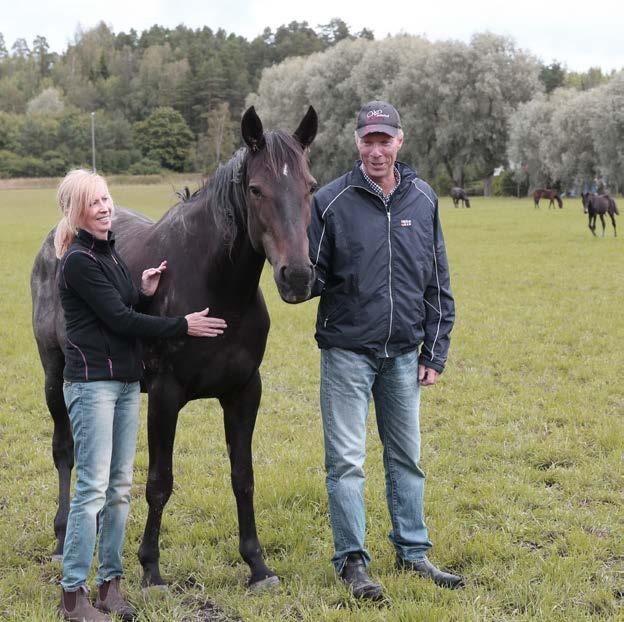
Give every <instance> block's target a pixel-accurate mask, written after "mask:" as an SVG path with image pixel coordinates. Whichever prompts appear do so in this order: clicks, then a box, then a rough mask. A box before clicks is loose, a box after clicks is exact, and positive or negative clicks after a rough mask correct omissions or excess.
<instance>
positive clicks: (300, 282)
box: [31, 107, 318, 587]
mask: <svg viewBox="0 0 624 622" xmlns="http://www.w3.org/2000/svg"><path fill="white" fill-rule="evenodd" d="M317 125H318V119H317V116H316V112H314V110H313V109H312V108H310V109H309V110H308V112H307V114H306V115H305V117H304V119H303V120H302V122H301V124H300V125H299V128H298V129H297V130H296V131H295V133H294V134H293V135H292V136H291V135H289V134H287V133H285V132H281V131H276V132H268V133H266V134H265V133H264V131H263V129H262V123H261V121H260V119H259V117H258V115H257V114H256V112H255V110H254V109H253V107H252V108H250V109H249V110H247V112H246V113H245V115H244V116H243V119H242V123H241V130H242V135H243V139H244V140H245V143H246V144H247V149H241V150H240V151H238V152H237V153H236V155H235V156H234V157H233V158H232V159H231V160H230V161H229V162H228V163H227V164H225V165H224V166H222V167H221V168H220V169H219V170H218V171H217V172H216V174H215V175H214V177H213V178H212V179H211V180H210V181H209V182H208V183H207V185H206V186H205V187H204V188H203V189H202V190H201V191H199V192H198V193H196V194H195V195H193V196H192V197H188V198H187V199H186V200H184V201H183V202H181V203H179V204H178V205H176V206H175V207H173V208H171V209H170V210H169V211H168V212H167V213H166V214H165V215H164V216H163V217H162V218H161V219H160V220H159V221H158V222H156V223H154V222H153V221H151V220H150V219H148V218H147V217H145V216H142V215H140V214H137V213H135V212H131V211H127V210H118V211H117V215H116V218H115V220H114V221H113V230H114V231H115V234H116V239H117V248H118V249H119V250H120V253H121V255H122V256H123V257H124V259H125V261H126V262H127V264H128V266H129V268H130V271H131V273H132V274H133V277H134V278H135V279H136V280H137V282H138V281H139V280H140V275H141V271H142V270H143V269H144V268H145V267H147V266H156V265H158V264H159V263H160V261H161V260H162V259H165V258H166V259H168V260H169V267H168V270H167V273H166V274H165V275H164V276H163V279H162V280H161V284H160V287H159V288H158V291H157V292H156V295H155V296H154V299H153V301H152V303H151V305H150V307H149V313H151V314H153V315H167V316H176V315H184V314H186V313H188V312H189V311H191V310H193V309H203V308H205V307H210V311H211V313H212V314H214V315H215V316H216V317H222V318H225V319H226V320H227V323H228V329H227V331H225V333H224V334H223V335H221V336H220V337H217V338H214V339H194V338H192V337H183V338H179V339H164V340H146V341H145V343H144V355H145V356H144V365H145V378H144V383H143V386H142V388H143V390H144V391H147V393H148V394H149V401H148V441H149V473H148V478H147V490H146V497H147V502H148V504H149V513H148V518H147V524H146V526H145V532H144V534H143V540H142V542H141V546H140V549H139V559H140V560H141V564H142V565H143V584H144V585H146V586H147V585H161V584H163V583H164V582H163V579H162V577H161V574H160V567H159V557H160V552H159V534H160V525H161V519H162V513H163V510H164V507H165V504H166V503H167V501H168V500H169V497H170V496H171V492H172V489H173V470H172V453H173V445H174V439H175V432H176V423H177V420H178V412H179V411H180V409H181V408H182V407H183V406H184V405H185V404H186V403H187V402H188V401H190V400H195V399H198V398H205V397H215V398H217V399H218V400H219V401H220V403H221V406H222V408H223V416H224V423H225V439H226V443H227V447H228V454H229V458H230V466H231V474H232V488H233V490H234V495H235V497H236V505H237V510H238V522H239V536H240V539H239V550H240V554H241V555H242V557H243V559H244V560H245V561H246V562H247V564H248V565H249V567H250V569H251V576H250V578H249V585H250V586H252V587H260V586H263V585H267V584H272V583H277V582H278V579H277V577H276V575H275V573H274V572H272V571H271V570H269V568H268V567H267V566H266V565H265V562H264V558H263V553H262V550H261V547H260V542H259V541H258V537H257V534H256V521H255V516H254V506H253V489H254V484H253V469H252V455H251V441H252V435H253V431H254V425H255V421H256V414H257V412H258V405H259V403H260V394H261V383H260V373H259V366H260V363H261V361H262V357H263V355H264V349H265V345H266V340H267V334H268V331H269V315H268V313H267V309H266V306H265V303H264V299H263V297H262V292H261V291H260V288H259V286H258V284H259V280H260V274H261V272H262V268H263V265H264V262H265V259H268V260H269V262H270V263H271V265H272V266H273V277H274V279H275V283H276V285H277V289H278V291H279V293H280V296H281V297H282V298H283V300H285V301H286V302H289V303H295V302H301V301H303V300H306V299H307V298H308V297H309V295H310V289H311V285H312V281H313V269H312V265H311V263H310V260H309V257H308V237H307V227H308V224H309V222H310V201H311V193H312V192H313V190H314V185H315V181H314V179H313V178H312V176H311V175H310V171H309V168H308V162H307V157H306V148H307V147H308V146H309V145H310V143H311V142H312V141H313V140H314V137H315V135H316V131H317ZM53 235H54V231H52V232H51V233H50V234H49V235H48V237H47V239H46V241H45V242H44V244H43V247H42V248H41V250H40V252H39V254H38V255H37V258H36V260H35V264H34V267H33V272H32V277H31V288H32V298H33V327H34V331H35V337H36V340H37V345H38V347H39V354H40V356H41V362H42V363H43V367H44V371H45V395H46V401H47V404H48V408H49V410H50V413H51V415H52V418H53V419H54V437H53V441H52V452H53V457H54V464H55V466H56V468H57V470H58V474H59V507H58V512H57V514H56V517H55V520H54V528H55V533H56V537H57V544H56V550H55V554H56V555H61V554H62V551H63V541H64V538H65V528H66V524H67V514H68V509H69V490H70V476H71V470H72V467H73V459H74V458H73V440H72V435H71V430H70V424H69V419H68V417H67V412H66V409H65V404H64V401H63V393H62V384H63V365H64V355H63V351H64V348H65V331H64V323H63V313H62V310H61V307H60V303H59V297H58V292H57V284H56V274H57V270H58V265H59V261H58V260H56V258H55V256H54V248H53Z"/></svg>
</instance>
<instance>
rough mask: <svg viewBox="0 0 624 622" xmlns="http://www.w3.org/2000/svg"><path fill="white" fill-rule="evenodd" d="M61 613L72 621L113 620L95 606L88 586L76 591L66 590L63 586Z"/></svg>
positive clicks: (101, 621)
mask: <svg viewBox="0 0 624 622" xmlns="http://www.w3.org/2000/svg"><path fill="white" fill-rule="evenodd" d="M60 610H61V615H62V616H63V617H64V618H65V619H66V620H70V621H71V622H111V619H110V617H109V616H107V615H106V614H105V613H102V612H101V611H98V610H97V609H95V608H94V607H93V605H92V604H91V602H90V601H89V592H88V590H87V588H86V587H81V588H79V589H78V590H77V591H76V592H66V591H65V590H64V589H62V588H61V606H60Z"/></svg>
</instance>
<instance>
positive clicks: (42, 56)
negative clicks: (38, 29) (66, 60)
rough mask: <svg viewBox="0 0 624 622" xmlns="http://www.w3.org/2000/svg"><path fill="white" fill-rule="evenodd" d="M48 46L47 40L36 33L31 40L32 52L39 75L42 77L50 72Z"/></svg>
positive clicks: (50, 58)
mask: <svg viewBox="0 0 624 622" xmlns="http://www.w3.org/2000/svg"><path fill="white" fill-rule="evenodd" d="M49 49H50V46H49V44H48V40H47V39H46V38H45V37H42V36H41V35H37V36H36V37H35V39H34V41H33V47H32V54H33V56H34V57H35V59H36V60H37V65H38V66H39V75H40V76H41V77H42V78H44V77H45V76H47V75H49V73H50V62H51V60H52V55H51V54H50V53H49Z"/></svg>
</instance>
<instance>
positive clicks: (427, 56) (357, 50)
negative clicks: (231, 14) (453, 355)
mask: <svg viewBox="0 0 624 622" xmlns="http://www.w3.org/2000/svg"><path fill="white" fill-rule="evenodd" d="M614 75H615V74H612V75H610V76H606V75H604V74H603V73H602V71H601V70H599V69H591V70H589V71H588V72H586V73H574V72H568V71H567V70H566V69H565V67H563V66H562V65H561V64H560V63H558V62H553V63H551V64H550V65H544V64H543V63H541V62H540V61H539V60H538V59H537V58H535V57H534V56H533V55H531V54H530V53H528V52H526V51H524V50H521V49H518V48H517V47H516V45H515V43H514V42H513V40H511V39H509V38H507V37H502V36H498V35H494V34H491V33H484V34H476V35H474V36H473V37H472V39H471V40H470V42H469V43H463V42H460V41H441V42H430V41H428V40H427V39H425V38H423V37H416V36H409V35H401V36H396V37H388V38H386V39H384V40H380V41H375V40H374V38H373V35H372V33H371V32H370V31H367V30H364V31H362V32H359V33H351V32H350V31H349V28H348V26H347V25H346V24H345V23H344V22H343V21H342V20H339V19H334V20H332V21H331V22H330V23H329V24H327V25H324V26H319V27H317V28H316V29H313V28H311V27H310V26H309V25H308V24H307V23H306V22H301V23H298V22H292V23H290V24H288V25H285V26H281V27H279V28H278V29H277V30H276V31H275V32H273V31H271V30H270V29H266V30H265V31H264V33H263V34H262V35H261V36H259V37H257V38H256V39H254V40H252V41H250V42H249V41H247V40H246V39H244V38H242V37H239V36H236V35H234V34H229V35H228V34H227V33H225V31H223V30H218V31H216V32H213V31H212V30H211V29H209V28H207V27H205V28H202V29H196V30H192V29H190V28H186V27H185V26H178V27H177V28H175V29H167V28H163V27H160V26H153V27H152V28H150V29H149V30H146V31H144V32H142V33H141V34H140V35H139V34H138V33H137V32H135V31H134V30H131V31H130V32H129V33H124V32H121V33H118V34H115V33H114V32H113V31H112V30H111V29H110V28H109V27H108V26H107V25H106V24H104V23H101V24H99V25H98V26H97V27H96V28H94V29H92V30H88V31H86V32H79V33H77V35H76V39H75V42H74V43H73V44H72V45H70V46H69V47H68V49H67V50H66V51H65V52H63V53H62V54H60V55H59V54H53V53H49V50H48V46H47V42H46V41H45V39H44V38H42V37H37V38H36V39H35V40H34V41H33V45H32V48H29V47H28V45H27V44H26V42H25V41H24V40H18V41H16V42H15V43H14V45H13V46H12V48H11V50H10V51H8V50H7V48H6V45H5V43H4V39H3V38H2V36H1V35H0V176H28V175H37V176H39V175H41V176H43V175H61V174H63V172H64V171H65V170H66V169H67V168H68V167H69V166H74V165H79V164H82V165H84V164H88V163H90V155H91V151H90V149H91V142H90V123H91V112H92V111H94V110H95V111H97V112H96V117H95V119H96V141H97V145H98V149H97V154H98V168H100V169H102V170H104V171H105V172H130V173H149V172H156V171H159V170H160V169H161V167H165V168H168V169H172V170H194V171H200V172H202V173H210V172H212V171H213V170H214V169H215V168H216V166H217V165H218V164H219V163H220V162H221V161H223V160H224V159H227V158H228V157H229V156H230V155H231V153H232V152H233V151H234V149H235V148H236V147H237V146H238V144H239V140H240V139H239V129H238V128H239V119H240V115H241V113H242V111H243V109H244V108H245V106H246V105H250V104H254V105H256V107H257V108H258V109H259V111H260V113H261V115H262V118H263V119H264V120H265V121H266V125H267V127H294V124H295V123H296V122H297V120H298V119H299V118H300V116H301V114H302V113H303V112H304V111H305V109H306V107H307V106H308V105H309V104H312V105H314V106H315V108H316V109H317V111H318V112H319V116H320V120H321V127H320V132H319V135H318V138H317V140H316V142H315V143H314V145H313V155H312V158H313V168H314V172H315V175H316V176H317V177H318V178H319V180H320V181H321V182H323V181H327V180H328V179H330V178H332V177H333V176H335V175H338V174H340V173H341V172H343V171H344V170H346V169H347V168H349V167H350V165H351V164H352V161H353V159H354V155H355V148H354V144H353V126H354V117H355V112H356V111H357V109H358V108H359V106H360V105H361V103H362V102H364V101H367V100H370V99H374V98H380V99H388V100H390V101H392V102H393V103H394V104H395V105H396V106H397V108H398V109H399V110H400V112H401V115H402V121H403V127H404V130H405V134H406V141H405V146H404V148H403V150H402V153H401V156H400V157H401V158H402V159H404V160H405V161H408V162H410V163H412V164H414V165H415V166H416V167H417V168H418V170H419V171H420V172H421V174H422V175H423V176H425V177H426V178H428V179H430V180H431V181H432V182H433V184H434V186H435V187H436V189H437V190H438V191H439V192H442V193H446V192H448V190H449V189H450V187H451V185H461V186H466V185H467V186H469V187H470V186H472V188H473V190H479V191H483V190H485V192H486V193H490V192H494V193H501V194H516V193H517V191H518V189H519V188H520V186H521V187H522V191H523V192H526V190H527V189H528V187H529V185H531V186H534V185H536V184H541V183H542V181H543V182H544V183H554V182H557V181H559V182H560V183H562V184H569V183H571V180H572V179H576V178H577V177H578V176H579V174H581V173H579V170H580V169H579V167H580V166H581V163H583V164H582V165H583V166H585V169H583V172H582V175H585V174H586V171H589V170H590V169H591V171H592V172H593V174H594V176H595V174H597V173H599V174H601V175H602V176H605V175H608V176H613V175H614V174H615V170H616V169H617V170H618V171H619V170H621V167H620V168H618V167H619V164H617V163H618V162H620V161H621V159H620V160H618V159H617V158H616V159H611V160H609V161H610V162H611V163H612V168H611V169H609V171H607V168H605V167H606V166H607V164H606V162H607V157H606V156H605V153H606V152H605V150H604V149H603V144H602V143H600V144H598V143H595V140H597V139H595V138H594V137H595V136H597V135H598V134H600V131H601V130H600V129H597V127H598V125H599V123H598V122H597V121H593V122H592V123H593V125H592V124H591V123H589V121H588V122H587V123H585V125H583V124H582V123H580V122H579V123H571V122H570V123H567V124H566V122H564V119H567V118H568V116H569V115H567V113H565V112H561V111H560V110H559V108H560V107H561V106H563V108H564V109H565V110H566V111H569V112H570V114H577V116H578V115H581V116H582V113H583V110H584V111H585V112H584V114H585V117H584V118H587V119H588V118H590V117H591V118H594V117H592V116H591V112H588V111H589V110H591V111H595V110H596V109H600V110H602V108H600V106H599V105H598V103H597V102H598V101H599V100H600V101H602V100H601V97H602V99H605V98H606V99H608V98H609V97H611V98H612V96H613V93H612V89H614V88H616V87H615V86H614V85H617V84H619V82H618V80H617V79H613V78H614ZM596 94H602V95H596ZM577 100H578V104H577V106H576V107H575V106H574V105H573V104H572V102H573V101H577ZM605 101H606V100H605ZM587 102H591V103H592V105H591V106H590V108H586V107H585V108H584V106H585V104H586V103H587ZM563 104H565V105H563ZM612 108H613V109H614V110H616V109H617V106H615V107H613V106H612ZM619 110H622V107H621V106H620V108H619ZM575 111H576V112H575ZM605 114H606V113H605ZM605 114H603V116H602V117H600V118H601V119H602V120H605V119H607V117H608V115H607V116H605ZM545 118H548V119H551V118H554V119H556V120H557V119H559V121H557V122H556V124H555V125H553V126H552V127H551V126H549V128H548V131H549V134H548V136H553V135H554V136H555V137H559V138H557V139H556V140H554V141H552V142H551V143H549V148H550V151H548V152H547V154H546V151H545V148H544V147H543V145H541V143H539V140H538V138H539V136H538V135H540V131H541V129H544V125H543V124H544V119H545ZM609 119H610V117H609ZM605 122H607V126H608V127H610V128H613V123H616V121H614V120H613V119H611V120H608V119H607V121H605ZM557 123H558V124H557ZM588 123H589V125H588ZM581 127H582V128H584V131H585V130H587V128H589V131H591V132H592V133H591V136H590V138H589V139H587V138H586V139H585V140H589V142H592V141H594V142H592V148H591V149H592V153H593V154H594V155H593V156H590V155H587V154H588V153H590V151H588V148H583V149H582V150H581V151H579V149H580V147H578V145H577V144H575V145H569V144H568V143H569V140H568V143H566V141H565V140H564V139H563V138H562V136H565V137H567V139H570V140H571V137H572V136H573V135H574V136H576V134H575V133H574V131H573V129H579V128H581ZM538 128H539V129H538ZM600 135H601V136H604V141H606V140H607V138H608V136H609V135H610V134H609V130H605V131H604V132H603V133H602V134H600ZM616 135H617V134H616ZM545 140H546V138H545V137H544V136H542V141H545ZM575 140H583V139H582V138H581V137H578V139H577V138H575ZM531 141H533V142H531ZM557 141H558V142H557ZM604 141H603V142H604ZM538 143H539V144H538ZM534 144H535V145H537V146H535V147H534ZM620 144H621V142H620ZM552 145H555V146H552ZM556 145H559V146H561V149H574V150H575V153H577V152H578V153H579V154H583V155H579V157H578V158H576V160H575V162H576V163H572V162H571V159H570V157H569V156H567V155H565V154H564V152H563V151H559V160H560V161H559V163H557V161H556V157H557V151H556V150H557V146H556ZM609 148H610V149H611V151H612V152H614V153H615V152H617V147H616V146H615V142H614V144H613V145H611V146H610V147H609ZM614 150H615V151H614ZM618 153H619V152H618ZM592 158H593V159H592ZM589 160H591V162H589ZM507 164H511V166H508V170H507V171H506V172H505V173H504V174H503V175H502V176H500V177H496V178H494V177H493V172H494V170H495V169H496V168H498V167H500V166H501V165H507ZM592 167H593V168H592ZM600 167H602V168H600ZM587 174H589V173H587Z"/></svg>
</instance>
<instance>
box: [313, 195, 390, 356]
mask: <svg viewBox="0 0 624 622" xmlns="http://www.w3.org/2000/svg"><path fill="white" fill-rule="evenodd" d="M355 188H361V189H362V190H366V192H368V193H369V194H372V195H373V196H374V197H377V198H378V199H379V200H380V201H381V203H382V205H383V201H382V200H381V198H380V196H379V195H378V194H375V193H374V192H373V191H372V190H369V189H368V188H365V187H364V186H355ZM383 206H384V209H385V210H386V215H387V217H388V253H389V258H388V295H389V296H390V323H389V326H388V338H387V339H386V343H385V344H384V353H385V355H386V357H388V342H389V341H390V337H391V336H392V318H393V316H394V300H393V298H392V238H391V233H392V226H391V225H392V219H391V217H390V205H388V207H386V206H385V205H383ZM325 323H327V318H326V319H325Z"/></svg>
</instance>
